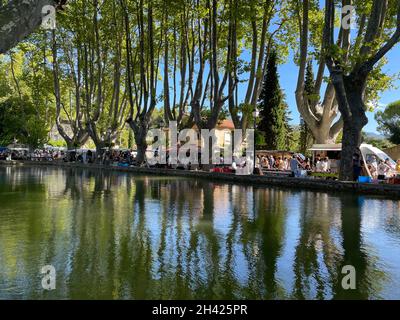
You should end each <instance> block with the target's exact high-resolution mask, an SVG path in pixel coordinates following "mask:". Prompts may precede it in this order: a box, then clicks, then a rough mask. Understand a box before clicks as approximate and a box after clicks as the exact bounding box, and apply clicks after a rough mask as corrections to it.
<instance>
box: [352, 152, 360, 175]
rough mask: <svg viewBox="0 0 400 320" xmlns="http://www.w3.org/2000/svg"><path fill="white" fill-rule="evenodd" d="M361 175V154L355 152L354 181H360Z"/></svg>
mask: <svg viewBox="0 0 400 320" xmlns="http://www.w3.org/2000/svg"><path fill="white" fill-rule="evenodd" d="M360 175H361V160H360V154H359V153H354V154H353V179H354V181H358V178H359V177H360Z"/></svg>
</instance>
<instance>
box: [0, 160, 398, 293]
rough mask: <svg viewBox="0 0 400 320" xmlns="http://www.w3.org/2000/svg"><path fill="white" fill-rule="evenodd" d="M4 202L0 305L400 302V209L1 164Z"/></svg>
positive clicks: (376, 202)
mask: <svg viewBox="0 0 400 320" xmlns="http://www.w3.org/2000/svg"><path fill="white" fill-rule="evenodd" d="M0 203H1V204H2V205H1V208H0V298H39V299H48V298H73V299H78V298H85V299H94V298H97V299H106V298H112V299H152V298H153V299H199V298H208V299H280V298H284V299H332V298H336V299H343V298H351V299H373V298H400V292H399V289H398V288H399V287H400V276H399V274H400V232H399V231H400V215H399V212H400V210H399V202H396V201H390V200H382V199H371V198H363V197H357V196H352V195H346V196H343V195H342V196H333V195H327V194H325V193H316V192H293V191H287V190H280V189H272V188H255V187H251V186H250V187H249V186H240V185H230V184H220V183H212V182H209V181H206V180H192V179H183V178H168V177H154V176H133V175H128V174H123V173H106V172H98V171H90V170H75V169H74V170H64V169H63V170H62V169H54V168H52V169H46V168H12V167H0ZM47 264H52V265H54V266H55V268H56V270H57V289H56V290H55V291H51V292H44V291H43V290H42V289H41V275H40V268H41V267H42V266H44V265H47ZM344 265H353V266H355V268H356V270H357V277H356V279H357V280H356V282H357V288H356V290H352V291H346V290H344V289H343V288H342V287H341V279H342V274H341V270H342V267H343V266H344Z"/></svg>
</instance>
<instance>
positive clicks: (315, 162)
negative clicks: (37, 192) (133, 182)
mask: <svg viewBox="0 0 400 320" xmlns="http://www.w3.org/2000/svg"><path fill="white" fill-rule="evenodd" d="M136 155H137V153H136V152H135V151H132V150H128V149H127V150H109V149H104V150H102V152H98V153H96V152H95V151H92V150H69V151H63V150H59V149H58V150H56V149H36V150H34V151H33V152H29V151H27V150H8V149H3V150H0V160H31V161H64V162H78V163H84V164H88V163H100V164H104V165H120V166H130V165H136ZM221 159H222V160H221V164H222V165H223V163H224V161H223V157H221ZM392 162H393V161H390V160H389V159H386V160H382V159H378V158H377V157H376V156H372V157H371V158H370V159H368V161H366V162H365V163H364V161H362V160H361V156H360V155H358V154H355V155H354V157H353V169H354V176H355V177H356V179H355V180H357V178H358V177H359V176H367V177H368V176H370V177H371V178H372V179H375V180H386V179H388V178H391V177H396V176H399V175H400V159H399V160H397V163H395V164H394V163H392ZM169 167H170V168H173V169H188V170H191V169H192V170H193V169H194V168H199V169H201V167H195V166H192V165H191V164H190V163H189V164H188V165H182V166H179V165H177V166H169ZM245 167H249V168H250V167H251V168H252V167H253V163H251V165H250V163H249V164H247V163H238V161H237V160H235V161H233V163H232V164H231V165H230V166H229V169H230V171H229V172H233V173H235V172H237V171H239V170H240V169H243V168H245ZM339 167H340V160H336V159H329V158H328V157H327V156H321V155H319V154H317V155H316V156H315V157H314V158H313V159H312V160H311V159H310V158H306V157H304V156H302V155H300V154H293V155H291V156H278V155H272V154H270V155H257V157H256V164H255V168H256V172H255V173H256V174H263V173H264V172H266V171H286V172H288V173H291V175H292V176H296V177H298V176H302V175H304V174H307V173H309V172H316V173H333V174H337V173H338V172H339ZM249 171H251V170H249ZM224 172H225V171H224ZM226 172H228V171H226Z"/></svg>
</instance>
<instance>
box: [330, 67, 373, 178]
mask: <svg viewBox="0 0 400 320" xmlns="http://www.w3.org/2000/svg"><path fill="white" fill-rule="evenodd" d="M366 78H367V76H366V75H363V74H357V73H356V74H352V75H350V76H339V77H336V76H333V82H334V84H335V88H336V92H337V98H338V103H339V109H340V112H341V113H342V116H343V121H344V125H343V142H342V156H341V161H340V180H341V181H354V180H355V176H354V168H353V157H354V155H355V154H358V155H359V156H360V157H361V154H360V150H359V148H360V145H361V131H362V129H363V128H364V126H365V125H366V124H367V123H368V118H367V116H366V115H365V105H364V100H363V95H364V91H365V84H366Z"/></svg>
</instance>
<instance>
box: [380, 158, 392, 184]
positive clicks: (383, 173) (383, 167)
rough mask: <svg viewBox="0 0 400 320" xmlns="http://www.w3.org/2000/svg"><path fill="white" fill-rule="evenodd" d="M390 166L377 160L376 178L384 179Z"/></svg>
mask: <svg viewBox="0 0 400 320" xmlns="http://www.w3.org/2000/svg"><path fill="white" fill-rule="evenodd" d="M389 170H390V167H389V166H388V165H387V164H386V163H385V162H384V161H383V160H379V164H378V180H385V179H386V175H387V173H388V172H389Z"/></svg>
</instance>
